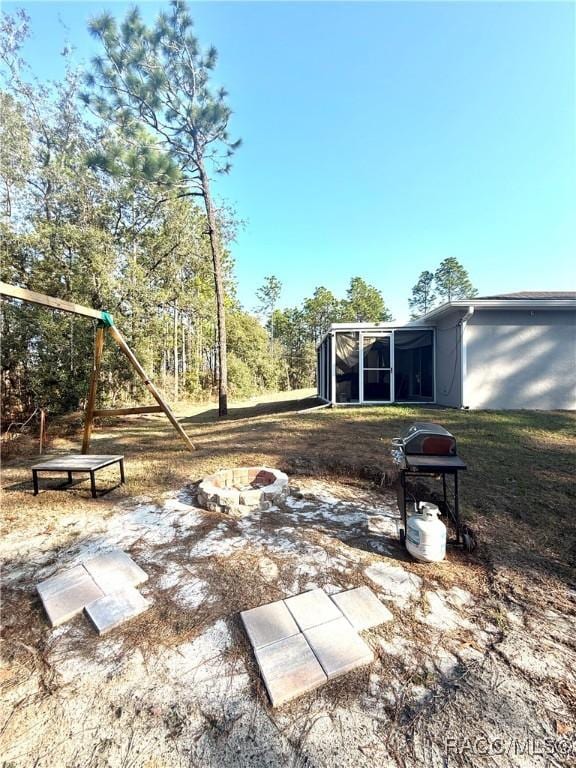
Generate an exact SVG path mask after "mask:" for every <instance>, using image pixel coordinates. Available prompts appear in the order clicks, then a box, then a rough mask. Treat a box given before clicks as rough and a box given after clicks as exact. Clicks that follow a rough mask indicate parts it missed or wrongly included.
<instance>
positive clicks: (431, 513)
mask: <svg viewBox="0 0 576 768" xmlns="http://www.w3.org/2000/svg"><path fill="white" fill-rule="evenodd" d="M439 515H440V510H439V509H438V507H437V506H436V505H435V504H430V503H429V502H427V501H425V502H422V503H421V504H420V507H419V510H418V512H417V513H416V514H414V515H410V517H409V518H408V522H407V524H406V549H407V550H408V552H410V554H411V555H412V557H415V558H416V560H422V561H423V562H425V563H435V562H438V561H439V560H444V557H445V556H446V526H445V525H444V523H443V522H442V521H441V520H439V519H438V516H439Z"/></svg>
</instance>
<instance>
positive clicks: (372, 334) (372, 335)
mask: <svg viewBox="0 0 576 768" xmlns="http://www.w3.org/2000/svg"><path fill="white" fill-rule="evenodd" d="M365 337H366V338H369V339H378V338H385V337H387V338H389V339H390V367H389V368H366V370H367V371H388V370H389V371H390V399H389V400H364V338H365ZM359 344H360V348H359V358H360V360H359V363H360V365H359V366H358V371H359V375H360V381H359V382H358V385H359V400H360V403H361V404H362V405H364V404H365V405H391V404H392V403H393V402H394V394H395V393H394V331H393V330H390V331H379V330H377V331H360V338H359Z"/></svg>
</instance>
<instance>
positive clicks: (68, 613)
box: [36, 565, 104, 627]
mask: <svg viewBox="0 0 576 768" xmlns="http://www.w3.org/2000/svg"><path fill="white" fill-rule="evenodd" d="M36 589H37V591H38V594H39V595H40V599H41V600H42V603H43V605H44V608H45V610H46V613H47V614H48V618H49V619H50V623H51V624H52V626H53V627H57V626H59V625H60V624H63V623H64V622H65V621H68V620H69V619H71V618H73V617H74V616H76V614H77V613H80V612H81V611H82V609H83V608H84V607H85V606H86V605H88V603H91V602H93V601H94V600H97V599H98V598H100V597H102V596H103V594H104V592H103V591H102V590H101V589H100V588H99V587H98V585H97V584H96V583H95V582H94V580H93V579H92V577H91V576H90V574H89V573H88V572H87V571H86V569H85V568H83V567H82V566H81V565H77V566H75V567H74V568H70V569H69V570H68V571H64V572H63V573H60V574H58V575H57V576H52V577H51V578H50V579H46V581H42V582H40V584H38V586H37V587H36Z"/></svg>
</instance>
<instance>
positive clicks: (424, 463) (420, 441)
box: [392, 422, 474, 549]
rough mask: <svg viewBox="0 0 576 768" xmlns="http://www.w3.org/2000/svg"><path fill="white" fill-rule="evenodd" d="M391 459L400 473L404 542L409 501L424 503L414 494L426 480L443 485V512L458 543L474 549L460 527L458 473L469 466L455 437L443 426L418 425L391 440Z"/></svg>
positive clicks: (399, 501)
mask: <svg viewBox="0 0 576 768" xmlns="http://www.w3.org/2000/svg"><path fill="white" fill-rule="evenodd" d="M392 458H393V460H394V463H395V464H396V466H397V467H398V472H399V484H398V486H397V491H398V508H399V510H400V513H401V515H402V523H403V528H402V529H401V531H400V538H401V540H402V541H404V539H405V536H406V523H407V517H408V509H407V507H408V498H409V497H410V498H411V500H412V502H413V503H414V505H415V506H417V505H418V503H419V501H421V500H420V499H418V498H417V497H416V495H415V493H413V492H411V491H412V486H413V480H414V479H416V478H421V477H427V478H433V479H435V480H441V481H442V495H443V501H442V502H441V503H440V504H439V506H440V510H441V512H442V514H443V515H446V516H447V517H448V518H449V519H450V520H451V521H452V523H453V525H454V529H455V531H456V543H457V544H460V543H463V544H464V545H465V546H466V548H467V549H472V548H473V545H474V542H473V534H472V533H471V531H470V530H469V529H468V528H467V527H466V526H461V525H460V505H459V498H458V472H460V471H462V470H464V469H466V464H465V463H464V462H463V461H462V459H461V458H460V457H459V456H458V454H457V448H456V438H455V437H454V435H452V434H451V433H450V432H449V431H448V430H447V429H445V428H444V427H443V426H441V425H440V424H434V423H432V422H416V423H414V424H412V425H411V426H409V427H408V428H407V429H406V430H405V431H404V433H403V434H402V435H401V436H400V437H395V438H394V439H393V440H392ZM448 477H452V479H453V481H452V483H451V485H452V489H451V490H452V492H451V494H450V496H451V500H450V501H449V500H448V482H447V478H448ZM422 501H423V499H422Z"/></svg>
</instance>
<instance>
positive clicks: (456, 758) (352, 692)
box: [0, 393, 576, 768]
mask: <svg viewBox="0 0 576 768" xmlns="http://www.w3.org/2000/svg"><path fill="white" fill-rule="evenodd" d="M306 394H308V393H301V395H302V397H301V398H300V399H295V398H294V394H293V393H292V395H291V398H289V397H288V396H286V398H285V399H280V400H278V399H275V401H274V402H264V401H262V402H252V403H249V404H241V405H240V406H239V407H237V408H234V409H233V410H232V413H231V416H230V418H229V419H227V420H225V421H221V422H219V421H217V420H216V419H215V417H214V413H213V412H212V411H211V410H210V409H200V408H198V409H188V408H186V409H184V408H183V410H182V412H181V413H180V414H179V415H180V417H181V419H182V421H183V423H184V424H185V426H186V429H187V430H188V432H189V434H190V435H191V437H192V439H193V440H194V441H195V442H196V444H197V450H196V451H195V452H194V453H188V452H186V451H184V450H182V449H181V448H180V445H179V443H178V440H177V437H176V436H175V435H174V434H173V433H172V431H171V429H170V427H169V425H166V424H165V422H164V421H163V419H162V418H161V417H156V416H151V417H133V418H131V419H125V420H124V421H123V422H118V421H115V422H114V423H110V424H106V425H103V426H100V427H99V428H98V429H97V430H96V432H95V435H94V441H93V444H92V451H93V452H94V453H124V454H125V455H126V471H127V479H128V482H127V485H126V486H122V487H119V488H115V489H113V490H112V491H111V492H110V493H108V494H106V495H104V496H102V497H100V498H98V499H97V500H95V501H93V500H92V499H90V497H89V493H88V487H87V483H86V482H81V483H78V484H75V485H74V486H73V487H72V488H71V489H69V490H54V489H52V488H51V489H50V490H46V491H44V492H42V493H41V494H40V495H39V496H38V497H33V496H32V493H31V482H30V471H29V466H30V465H31V464H32V463H33V462H34V461H35V460H36V457H34V456H33V454H32V453H31V452H30V451H31V450H32V448H33V445H32V443H30V444H27V443H26V442H25V441H23V442H22V445H21V447H20V449H19V450H18V452H16V453H15V454H13V457H12V458H10V459H9V460H7V461H5V464H4V469H3V477H2V486H3V518H4V525H3V537H2V541H1V543H0V554H1V556H2V560H3V563H4V565H3V577H2V622H3V628H2V646H1V647H2V668H1V670H0V691H1V697H2V714H1V715H0V718H1V719H0V755H1V758H0V760H1V761H2V762H1V763H0V765H2V766H3V768H20V767H21V766H22V767H24V766H26V767H27V766H39V767H40V766H51V767H53V766H66V767H70V768H72V767H76V766H82V767H84V766H90V767H94V768H95V767H96V766H111V767H112V766H113V767H114V768H116V767H118V768H120V766H126V767H132V768H140V767H144V768H160V767H162V768H168V767H170V768H171V767H172V766H174V767H178V768H180V766H203V767H204V766H228V765H230V766H273V767H276V766H295V767H296V766H298V767H300V766H302V768H304V767H305V766H306V767H308V768H310V767H312V766H314V767H318V768H328V767H330V768H332V766H349V765H350V766H351V765H354V766H369V765H370V766H373V765H378V766H416V765H430V766H448V765H449V766H457V765H462V766H464V765H465V766H526V767H527V768H528V766H530V767H532V766H556V765H562V766H565V765H576V760H575V757H576V750H575V731H574V724H575V718H574V714H575V711H576V676H575V670H576V641H575V637H576V632H575V630H576V588H575V586H576V585H575V582H574V569H573V565H574V554H575V551H574V541H575V536H574V534H575V521H574V515H573V512H574V509H575V506H576V505H575V503H574V502H575V495H576V492H575V484H574V466H575V462H574V456H575V452H574V451H575V448H576V435H575V429H574V427H575V417H574V414H568V413H560V412H558V413H535V412H533V413H528V412H518V413H461V412H456V411H441V410H438V409H436V410H430V409H415V408H380V409H376V408H358V409H341V410H306V409H307V408H309V407H310V406H312V405H314V402H313V401H311V400H309V399H306V398H305V395H306ZM301 411H304V412H301ZM417 418H418V419H420V420H435V421H438V422H440V423H442V424H445V425H446V426H447V427H448V428H449V429H451V431H453V432H454V434H455V435H456V437H457V439H458V443H459V451H460V453H461V455H462V456H463V458H465V459H466V460H467V462H468V465H469V469H468V472H467V474H466V476H465V477H464V478H463V481H462V503H463V512H464V515H465V517H466V519H467V521H468V523H469V524H470V525H471V526H472V527H473V529H474V530H475V532H476V534H477V536H478V539H479V546H478V549H477V550H476V551H475V552H474V553H472V554H467V553H465V552H463V551H461V550H460V549H457V548H455V547H451V548H449V552H448V556H447V560H446V561H445V562H443V563H440V564H434V565H423V564H417V563H415V562H414V561H412V560H411V559H410V557H409V556H408V555H407V553H406V552H405V551H404V550H403V549H402V548H401V546H400V544H399V542H398V537H397V514H398V513H397V508H396V503H395V494H394V492H393V489H392V487H391V483H392V482H393V468H392V465H391V462H390V458H389V441H390V439H391V437H393V436H394V435H395V434H397V433H398V432H399V430H400V429H401V428H402V427H403V426H404V425H406V424H408V423H410V422H411V421H414V420H415V419H417ZM78 426H79V423H77V422H76V421H74V420H73V419H72V420H71V421H69V422H68V424H67V432H68V433H67V434H65V435H61V436H58V437H56V435H55V433H56V432H57V431H58V432H59V433H60V434H61V432H62V431H63V429H64V427H63V424H59V425H55V424H53V425H51V435H52V436H51V445H50V453H51V454H53V453H62V452H68V451H77V450H78V431H77V428H78ZM255 464H266V465H268V466H275V467H278V468H280V469H283V470H285V471H287V472H288V473H289V475H290V481H291V491H292V492H291V495H290V496H289V497H288V498H287V499H286V501H285V502H283V503H281V504H278V505H277V506H276V507H275V508H273V509H272V510H267V511H265V512H262V513H260V512H254V513H252V514H250V515H248V516H246V517H243V518H241V519H231V518H227V517H226V516H225V515H223V514H221V513H216V512H208V511H205V510H202V509H200V508H199V507H198V506H197V504H196V497H195V487H196V484H197V482H198V480H199V479H200V478H202V477H203V476H204V475H205V474H207V473H208V472H209V471H213V470H215V469H217V468H221V467H233V466H246V465H255ZM114 482H115V475H114V470H110V471H109V473H108V475H103V477H102V478H101V479H99V483H100V484H102V485H106V484H107V483H108V484H109V485H113V484H114ZM54 484H55V483H54V482H52V483H50V482H48V481H47V482H46V487H50V486H51V485H52V486H54ZM112 547H120V548H122V549H124V550H125V551H127V552H129V554H130V555H131V556H132V557H133V558H134V559H135V560H136V561H137V562H138V563H139V564H140V565H141V566H142V567H143V568H144V570H145V571H146V572H147V573H148V575H149V580H148V581H147V582H146V584H144V585H143V586H142V587H141V591H142V593H143V594H144V595H145V596H146V597H148V598H149V599H150V600H151V603H152V605H151V608H150V609H149V610H148V611H147V612H146V613H144V614H142V615H141V616H140V617H138V618H137V619H135V620H133V621H132V622H129V623H127V624H126V625H124V626H123V627H120V628H118V629H116V630H114V631H113V632H111V633H110V634H109V635H106V636H104V637H98V636H97V635H96V633H95V632H94V630H93V629H92V627H91V626H90V624H89V623H88V621H87V620H86V619H85V618H84V617H83V616H79V617H77V618H76V619H75V620H73V621H71V622H69V623H67V624H65V625H63V626H61V627H59V628H57V629H51V628H50V627H49V625H48V622H47V620H46V617H45V614H44V612H43V609H42V606H41V604H40V601H39V599H38V598H37V596H36V593H35V585H36V584H37V583H38V581H40V580H42V579H44V578H47V577H49V576H50V575H52V574H54V573H56V572H57V571H58V570H60V569H62V568H65V567H69V566H72V565H75V564H77V563H79V562H81V561H82V560H83V559H84V558H86V557H87V556H89V555H91V554H93V553H94V552H98V551H105V550H107V549H110V548H112ZM361 584H366V585H368V586H370V588H371V589H372V590H373V591H374V592H375V593H376V594H377V595H378V596H379V597H380V599H381V600H382V601H383V602H384V603H385V604H386V605H387V607H388V608H389V609H390V610H391V612H392V614H393V619H392V621H390V622H387V623H385V624H383V625H381V626H380V627H377V628H375V629H373V630H370V631H368V632H366V633H363V635H364V637H365V639H366V640H367V642H368V643H369V644H370V645H371V647H372V648H373V649H374V652H375V656H376V661H375V662H374V663H373V664H372V665H371V666H370V667H368V668H365V669H362V670H359V671H356V672H352V673H349V674H348V675H346V676H344V677H342V678H339V679H337V680H334V681H332V682H330V683H329V684H327V685H326V686H324V687H323V688H320V689H319V690H317V691H315V692H313V693H311V694H308V695H306V696H304V697H302V698H300V699H298V700H296V701H294V702H292V703H290V704H287V705H285V706H283V707H279V708H278V709H273V708H272V707H271V706H270V704H269V701H268V698H267V695H266V691H265V689H264V686H263V684H262V682H261V679H260V677H259V675H258V671H257V667H256V664H255V660H254V657H253V654H252V652H251V650H250V646H249V643H248V641H247V639H246V637H245V635H244V632H243V630H242V626H241V622H240V619H239V612H240V611H241V610H244V609H246V608H251V607H254V606H257V605H260V604H262V603H265V602H268V601H271V600H276V599H279V598H281V597H287V596H289V595H293V594H297V593H299V592H302V591H304V590H307V589H310V588H314V587H322V588H324V589H325V590H326V591H327V592H329V593H330V592H336V591H340V590H343V589H349V588H351V587H354V586H359V585H361Z"/></svg>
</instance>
